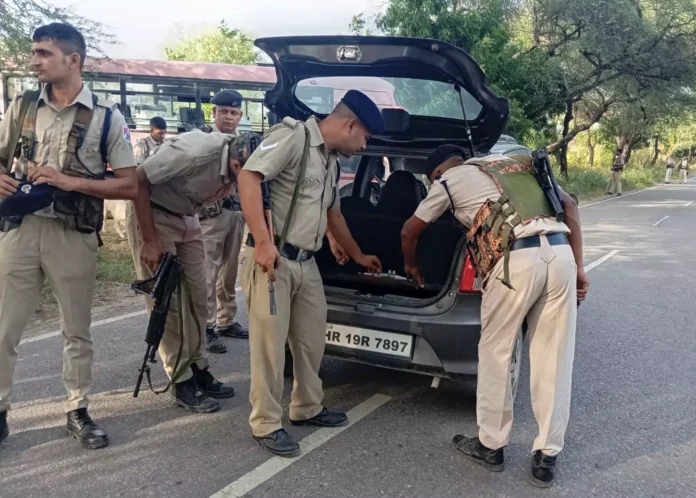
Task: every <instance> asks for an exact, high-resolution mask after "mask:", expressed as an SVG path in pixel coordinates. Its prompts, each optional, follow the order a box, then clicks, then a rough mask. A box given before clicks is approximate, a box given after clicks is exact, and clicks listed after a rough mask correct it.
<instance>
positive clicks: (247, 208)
mask: <svg viewBox="0 0 696 498" xmlns="http://www.w3.org/2000/svg"><path fill="white" fill-rule="evenodd" d="M383 128H384V121H383V118H382V113H381V111H380V110H379V108H378V107H377V106H376V105H375V104H374V103H373V102H372V101H371V100H370V99H369V98H368V97H367V96H366V95H364V94H363V93H360V92H358V91H354V90H352V91H349V92H348V93H346V95H345V96H344V98H343V100H342V101H341V102H340V103H339V104H338V105H337V106H336V109H334V111H333V112H332V113H331V114H330V115H329V116H328V117H326V118H325V119H324V120H322V121H319V120H318V119H316V118H314V117H312V118H310V119H308V120H307V121H306V122H300V121H296V120H294V119H292V118H285V119H284V120H283V122H282V123H280V124H278V125H276V126H274V127H273V128H272V129H271V130H269V132H268V134H267V135H266V137H265V139H264V141H263V143H262V144H261V145H260V146H259V147H258V148H257V149H256V151H255V152H254V153H253V154H252V156H251V157H250V158H249V161H248V162H247V163H246V165H245V166H244V170H243V171H242V172H241V173H240V175H239V192H240V195H241V201H242V209H243V211H244V215H245V218H246V220H247V223H248V225H249V229H250V231H251V234H250V236H249V239H248V241H247V245H248V247H247V249H246V252H245V262H244V266H243V269H242V286H243V289H244V293H245V295H246V302H247V306H248V308H249V347H250V352H251V392H250V395H249V399H250V401H251V406H252V409H251V416H250V418H249V423H250V425H251V430H252V433H253V436H254V439H256V441H257V442H258V443H259V444H260V445H261V446H263V447H264V448H266V449H267V450H268V451H270V452H271V453H273V454H276V455H279V456H284V457H292V456H295V455H297V454H299V452H300V447H299V444H298V443H297V442H296V441H295V440H294V439H293V438H292V437H291V436H290V435H289V434H288V433H287V432H286V431H285V430H284V429H283V426H282V425H281V415H282V412H283V410H282V407H281V404H280V402H281V397H282V395H283V368H284V362H285V344H286V341H287V342H288V343H289V344H290V350H291V351H292V356H293V359H294V365H293V368H294V376H295V381H294V385H293V391H292V396H291V400H290V421H291V423H292V424H293V425H314V426H319V427H339V426H342V425H345V424H346V420H347V419H346V415H345V414H344V413H335V412H330V411H328V410H327V409H326V408H324V407H323V406H322V404H321V403H322V399H323V397H324V392H323V389H322V382H321V379H320V378H319V366H320V364H321V359H322V356H323V354H324V344H325V342H326V338H325V337H326V313H327V306H326V298H325V296H324V286H323V283H322V280H321V276H320V275H319V268H318V267H317V264H316V261H315V259H314V253H315V252H316V251H318V250H319V249H320V248H321V245H322V241H323V238H324V235H325V233H326V229H327V226H328V227H330V229H331V233H332V236H333V237H334V238H335V239H336V240H337V241H338V243H340V245H341V246H342V247H343V248H344V250H345V252H346V253H347V254H348V255H349V256H350V257H351V258H352V259H353V260H354V261H355V262H356V263H358V264H360V265H362V266H364V267H365V268H367V269H368V270H369V271H371V272H377V273H379V272H381V264H380V262H379V260H378V259H377V258H376V257H375V256H367V255H365V254H363V253H362V251H361V250H360V247H359V246H358V244H357V243H356V242H355V240H354V239H353V237H352V236H351V234H350V231H349V229H348V227H347V225H346V221H345V219H344V218H343V216H342V215H341V211H340V198H339V195H338V182H337V174H336V173H337V170H336V168H337V167H338V165H337V153H341V154H342V155H344V156H346V157H350V156H352V155H354V154H357V153H359V152H360V151H362V150H363V149H364V148H365V146H366V141H367V137H368V136H369V135H371V134H376V133H381V131H382V130H383ZM303 159H305V160H306V162H305V163H304V166H305V171H304V174H303V175H302V176H301V177H300V176H299V175H300V170H301V166H302V162H303ZM262 182H271V183H270V187H271V207H272V218H273V227H272V229H273V230H274V231H275V234H276V237H280V238H281V239H282V237H283V232H284V229H285V228H286V227H285V224H286V221H287V216H288V212H289V211H290V210H291V206H292V205H293V204H295V209H294V213H293V216H292V217H291V218H290V223H289V224H288V225H287V230H286V231H285V234H286V241H287V242H286V243H285V244H283V245H282V246H281V247H280V248H279V249H278V248H277V247H276V244H279V242H280V241H276V240H273V239H272V238H271V235H270V233H269V232H270V230H269V227H268V226H267V225H266V219H265V218H264V212H263V201H262V196H261V183H262ZM297 182H300V183H299V185H298V184H297ZM296 186H297V187H298V188H297V190H296ZM295 196H296V197H295ZM293 197H295V202H293ZM269 278H270V280H271V281H272V282H273V293H271V292H270V290H271V289H270V286H269ZM272 300H273V301H274V303H275V309H272V308H271V305H272ZM274 312H275V313H274Z"/></svg>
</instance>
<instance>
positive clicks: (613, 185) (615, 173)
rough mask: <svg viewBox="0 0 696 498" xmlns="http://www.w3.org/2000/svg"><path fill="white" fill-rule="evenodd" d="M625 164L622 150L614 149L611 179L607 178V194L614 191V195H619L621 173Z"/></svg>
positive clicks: (620, 190)
mask: <svg viewBox="0 0 696 498" xmlns="http://www.w3.org/2000/svg"><path fill="white" fill-rule="evenodd" d="M625 164H626V158H625V157H624V155H623V150H621V149H620V148H619V149H616V152H615V153H614V162H612V164H611V180H609V186H608V187H607V195H612V193H614V192H616V196H617V197H621V192H622V188H621V174H622V173H623V170H624V166H625Z"/></svg>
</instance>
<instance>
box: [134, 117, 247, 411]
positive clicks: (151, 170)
mask: <svg viewBox="0 0 696 498" xmlns="http://www.w3.org/2000/svg"><path fill="white" fill-rule="evenodd" d="M252 136H253V135H245V136H244V137H233V136H231V135H226V134H222V133H204V132H202V131H198V130H195V131H191V132H188V133H184V134H182V135H179V136H177V137H174V138H173V139H172V140H170V141H168V142H166V143H165V144H164V145H162V146H161V147H160V149H159V150H158V151H157V154H155V155H153V156H150V157H149V158H148V159H147V160H146V161H145V162H144V163H143V164H142V165H141V166H139V167H138V171H137V172H138V181H139V183H140V190H139V194H138V197H137V199H136V200H135V203H134V207H135V216H131V217H130V218H129V219H128V220H127V226H128V232H129V233H128V239H129V241H130V243H131V247H132V251H133V255H134V262H135V266H136V271H137V274H138V278H139V279H141V280H145V279H149V278H151V277H152V276H153V273H154V271H155V270H156V269H157V267H158V265H159V263H160V259H161V258H162V254H163V253H165V252H167V253H172V254H174V255H176V256H178V261H179V263H180V265H181V268H182V270H183V275H182V296H183V299H182V300H183V302H178V299H176V296H174V297H173V299H172V302H171V307H170V309H169V316H168V319H167V322H166V329H165V332H164V335H163V337H162V340H161V342H160V347H159V353H160V356H161V357H162V359H163V362H164V368H165V370H166V371H167V374H168V375H169V377H170V379H171V380H172V383H173V384H172V391H171V397H172V399H173V400H174V402H175V403H176V404H178V405H180V406H182V407H184V408H186V409H189V410H191V411H195V412H202V413H208V412H212V411H215V410H217V409H218V408H219V405H218V403H217V401H215V399H222V398H230V397H232V396H234V389H233V388H232V387H230V386H226V385H224V384H222V383H220V382H219V381H218V380H216V379H215V378H214V377H213V375H212V374H211V373H210V372H209V370H208V358H207V354H206V351H205V335H204V334H205V325H206V319H207V316H208V307H207V300H208V282H207V281H206V272H205V252H204V245H203V234H202V231H201V226H200V223H199V221H198V217H197V216H196V214H197V213H198V211H199V210H200V209H201V208H202V207H203V206H205V205H209V204H211V203H213V202H215V201H217V200H220V199H224V198H225V197H227V196H228V195H229V194H230V193H232V192H233V191H234V189H235V187H236V185H237V174H238V172H239V171H240V170H241V168H242V165H243V164H244V162H245V160H246V159H247V158H248V156H249V145H248V143H249V140H250V139H251V137H252ZM147 303H148V308H149V309H150V310H152V306H153V303H152V300H151V299H147Z"/></svg>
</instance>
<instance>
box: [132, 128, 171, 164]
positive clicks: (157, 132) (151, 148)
mask: <svg viewBox="0 0 696 498" xmlns="http://www.w3.org/2000/svg"><path fill="white" fill-rule="evenodd" d="M166 137H167V122H166V121H165V120H164V118H162V117H160V116H155V117H154V118H152V119H151V120H150V134H149V135H148V136H146V137H145V138H141V139H140V140H138V142H137V143H136V144H135V147H134V150H135V160H136V162H137V163H138V166H140V165H141V164H142V163H143V162H144V161H145V159H147V158H148V157H150V156H151V155H152V154H154V153H155V152H157V149H159V147H160V145H162V144H163V143H164V140H165V139H166Z"/></svg>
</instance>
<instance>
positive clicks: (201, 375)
mask: <svg viewBox="0 0 696 498" xmlns="http://www.w3.org/2000/svg"><path fill="white" fill-rule="evenodd" d="M209 368H210V367H205V368H203V369H200V368H198V365H196V364H195V363H193V364H192V365H191V370H193V378H194V380H195V381H196V386H198V389H200V390H201V391H203V393H204V394H207V395H208V396H210V397H211V398H215V399H226V398H231V397H232V396H234V387H232V386H226V385H225V384H223V383H222V382H220V381H219V380H217V379H216V378H215V377H213V374H211V373H210V372H209V371H208V369H209Z"/></svg>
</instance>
